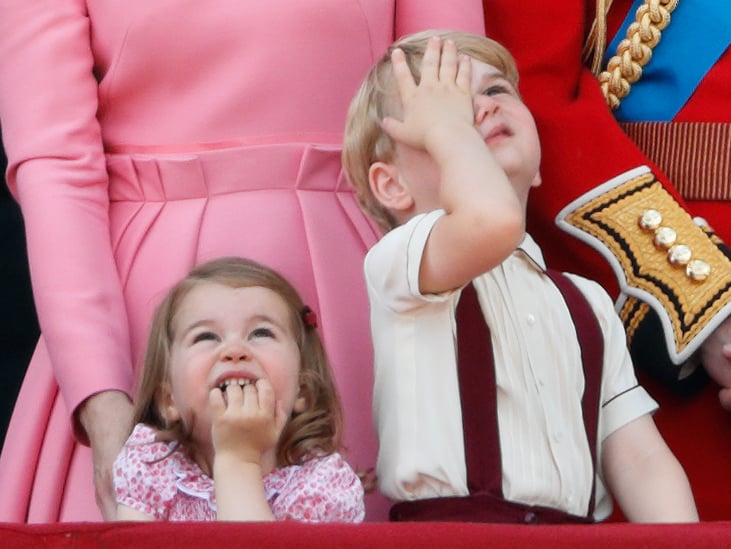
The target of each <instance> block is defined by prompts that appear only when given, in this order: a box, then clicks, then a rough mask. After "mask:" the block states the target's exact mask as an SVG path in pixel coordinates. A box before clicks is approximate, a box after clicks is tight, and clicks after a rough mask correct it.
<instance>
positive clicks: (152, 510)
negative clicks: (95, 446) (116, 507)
mask: <svg viewBox="0 0 731 549" xmlns="http://www.w3.org/2000/svg"><path fill="white" fill-rule="evenodd" d="M170 451H171V450H170V448H169V447H168V445H167V444H165V443H163V442H155V438H154V431H153V430H152V429H151V428H150V427H147V426H146V425H142V424H139V425H137V426H136V427H135V429H134V430H133V432H132V434H131V435H130V437H129V439H127V442H126V443H125V445H124V447H123V448H122V451H121V452H120V453H119V455H118V456H117V459H116V460H115V461H114V468H113V473H112V474H113V481H114V494H115V498H116V500H117V503H119V504H122V505H126V506H127V507H130V508H132V509H135V510H136V511H139V512H141V513H145V514H146V515H149V516H151V517H153V518H154V519H155V520H166V519H167V518H168V514H169V508H170V504H171V502H172V500H173V498H174V496H175V490H176V488H175V486H176V482H175V478H174V477H173V472H172V470H171V468H170V463H171V460H169V459H164V458H165V456H167V455H168V454H170Z"/></svg>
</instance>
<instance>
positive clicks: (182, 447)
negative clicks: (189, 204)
mask: <svg viewBox="0 0 731 549" xmlns="http://www.w3.org/2000/svg"><path fill="white" fill-rule="evenodd" d="M316 326H317V324H316V317H315V314H314V312H313V311H311V310H310V309H309V307H307V306H305V305H304V304H303V303H302V300H301V298H300V296H299V295H298V294H297V292H296V291H295V289H294V288H293V287H292V286H291V285H290V284H289V283H288V282H287V281H286V280H284V279H283V278H282V277H281V276H280V275H279V274H277V273H276V272H274V271H273V270H271V269H269V268H267V267H264V266H262V265H260V264H258V263H255V262H253V261H250V260H246V259H239V258H223V259H218V260H215V261H211V262H208V263H205V264H203V265H200V266H199V267H197V268H195V269H193V270H192V271H191V272H190V273H189V275H188V276H187V277H186V278H184V279H183V280H182V281H181V282H179V283H178V284H177V285H176V286H175V287H173V289H172V290H170V292H169V293H168V295H167V296H166V297H165V299H164V300H163V302H162V304H161V305H160V306H159V307H158V309H157V311H156V313H155V316H154V318H153V322H152V328H151V332H150V339H149V344H148V349H147V354H146V356H145V363H144V373H143V378H142V382H141V384H140V388H139V390H138V395H137V399H136V401H135V402H136V405H135V423H136V426H135V427H134V430H133V431H132V434H131V436H130V437H129V439H128V440H127V442H126V444H125V446H124V448H123V449H122V452H121V453H120V455H119V457H118V458H117V460H116V461H115V464H114V487H115V492H116V499H117V503H118V506H117V519H118V520H215V519H218V520H281V519H287V518H291V519H296V520H302V521H308V522H319V521H348V522H360V521H362V520H363V516H364V506H363V487H362V485H361V482H360V480H359V479H358V477H357V476H356V474H355V473H354V472H353V470H352V469H351V468H350V467H349V465H348V464H347V463H346V462H345V460H344V459H343V458H342V457H341V456H340V454H339V453H338V449H339V448H340V434H341V428H340V425H341V413H340V403H339V399H338V396H337V393H336V390H335V385H334V383H333V381H332V378H331V375H330V369H329V366H328V363H327V358H326V356H325V352H324V350H323V347H322V343H321V341H320V337H319V335H318V333H317V330H316Z"/></svg>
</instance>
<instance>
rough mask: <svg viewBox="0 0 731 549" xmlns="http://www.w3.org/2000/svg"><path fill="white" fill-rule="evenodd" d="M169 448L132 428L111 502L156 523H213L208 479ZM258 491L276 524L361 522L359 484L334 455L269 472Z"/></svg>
mask: <svg viewBox="0 0 731 549" xmlns="http://www.w3.org/2000/svg"><path fill="white" fill-rule="evenodd" d="M174 448H175V444H174V443H171V442H168V443H164V442H156V441H155V430H154V429H152V428H151V427H149V426H147V425H144V424H142V423H140V424H138V425H136V426H135V428H134V431H132V434H131V435H130V437H129V439H128V440H127V443H126V444H125V446H124V448H123V449H122V453H121V454H120V455H119V457H118V458H117V460H116V461H115V463H114V489H115V493H116V496H117V502H118V503H122V504H124V505H127V506H128V507H131V508H132V509H136V510H137V511H140V512H141V513H145V514H147V515H150V516H151V517H154V518H155V519H156V520H176V521H180V520H188V521H190V520H216V498H215V494H214V485H213V479H212V478H211V477H209V476H208V475H206V474H205V473H204V472H203V471H202V470H201V468H200V467H199V466H198V464H196V463H195V462H194V461H192V460H191V459H190V458H189V457H188V456H187V454H185V452H183V451H182V450H178V451H175V452H172V451H173V450H174ZM171 452H172V453H171ZM264 492H265V494H266V497H267V500H268V501H269V506H270V507H271V509H272V513H273V514H274V518H276V519H277V520H285V519H294V520H299V521H302V522H361V521H362V520H363V515H364V513H365V511H364V507H363V487H362V485H361V483H360V479H359V478H358V477H357V476H356V475H355V473H354V472H353V470H352V469H351V468H350V466H349V465H348V464H347V463H346V462H345V461H344V460H343V458H342V457H341V456H340V454H332V455H329V456H326V457H315V458H312V459H310V460H308V461H306V462H305V463H304V464H303V465H293V466H290V467H284V468H282V469H275V470H274V471H272V472H271V473H269V474H268V475H267V476H266V477H264Z"/></svg>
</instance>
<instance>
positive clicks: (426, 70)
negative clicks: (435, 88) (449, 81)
mask: <svg viewBox="0 0 731 549" xmlns="http://www.w3.org/2000/svg"><path fill="white" fill-rule="evenodd" d="M441 55H442V39H441V38H439V37H438V36H432V37H431V38H430V39H429V42H428V43H427V45H426V49H425V50H424V57H423V58H422V60H421V81H422V82H430V81H431V82H433V81H436V80H438V78H439V65H440V59H441Z"/></svg>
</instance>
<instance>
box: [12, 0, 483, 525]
mask: <svg viewBox="0 0 731 549" xmlns="http://www.w3.org/2000/svg"><path fill="white" fill-rule="evenodd" d="M425 27H445V28H446V27H454V28H462V29H466V30H472V31H474V32H482V30H483V17H482V5H481V2H479V1H478V0H455V1H453V2H423V1H422V0H377V1H376V0H369V1H367V2H366V1H358V0H310V1H308V2H295V1H292V0H268V1H266V2H229V1H225V0H211V1H209V2H206V3H205V6H203V7H201V5H200V3H199V2H193V1H190V0H178V1H176V2H174V3H171V2H160V1H153V2H134V3H130V2H128V1H126V0H103V1H102V0H33V1H30V2H29V1H27V0H7V1H5V2H4V3H3V9H2V17H1V18H0V117H1V118H2V124H3V137H4V140H5V145H6V148H7V155H8V159H9V168H8V182H9V185H10V188H11V189H12V191H13V193H14V194H15V196H16V197H17V198H18V200H19V202H20V204H21V207H22V210H23V214H24V218H25V223H26V230H27V236H28V246H29V256H30V263H31V272H32V280H33V285H34V295H35V298H36V304H37V309H38V315H39V319H40V324H41V330H42V333H43V337H42V340H41V341H40V343H39V346H38V349H37V352H36V354H35V356H34V359H33V361H32V363H31V365H30V368H29V371H28V375H27V379H26V381H25V383H24V386H23V388H22V390H21V394H20V396H19V398H18V403H17V407H16V412H15V414H14V416H13V419H12V422H11V425H10V428H9V432H8V435H7V438H6V443H5V447H4V448H3V453H2V456H0V486H2V488H3V493H4V496H3V498H1V499H0V521H2V520H5V521H29V522H53V521H57V520H62V521H87V520H98V519H99V518H100V515H99V512H98V510H97V508H96V505H95V501H94V494H93V488H92V482H91V471H92V469H91V456H90V452H89V451H88V449H86V448H84V447H82V446H80V445H79V444H78V443H76V442H74V440H73V435H72V431H71V428H70V423H69V421H68V418H69V414H70V413H71V412H72V411H73V410H75V409H76V407H77V406H78V405H79V403H81V402H82V401H83V400H84V399H85V398H87V397H89V396H90V395H92V394H94V393H96V392H99V391H103V390H107V389H119V390H122V391H125V392H127V393H130V392H131V390H132V387H133V384H134V378H135V371H136V368H137V366H138V365H139V361H140V356H141V353H142V350H143V347H144V342H145V334H146V333H147V330H148V323H149V319H150V315H151V312H152V310H153V308H154V306H155V305H156V303H157V301H158V300H159V299H160V298H161V296H162V295H163V294H164V293H165V291H166V290H167V289H168V287H169V286H170V285H171V284H172V283H173V282H174V281H176V280H177V279H178V278H180V277H181V276H183V275H184V274H185V273H186V272H187V271H188V270H189V269H190V268H191V267H192V266H193V265H194V264H196V263H198V262H200V261H203V260H206V259H209V258H212V257H215V256H220V255H231V254H236V255H244V256H249V257H251V258H253V259H256V260H258V261H261V262H263V263H266V264H268V265H271V266H272V267H274V268H276V269H278V270H280V271H281V272H282V274H284V275H285V276H287V277H288V278H289V279H290V280H291V281H292V282H293V283H294V284H295V286H296V287H297V288H298V290H299V291H300V292H301V293H302V294H303V297H304V298H305V300H306V301H307V302H308V303H309V304H310V306H311V307H312V308H313V309H314V310H315V311H316V312H317V314H318V315H319V318H321V319H322V322H321V328H320V329H321V330H322V334H323V337H324V342H325V345H326V347H327V349H328V352H329V355H330V358H331V361H332V364H333V368H334V371H335V376H336V382H337V385H338V387H339V389H340V392H341V395H342V398H343V401H344V408H345V415H346V443H347V446H348V454H347V458H348V460H349V462H350V464H351V465H352V466H353V467H354V468H355V469H356V470H363V469H366V468H368V467H371V466H373V465H374V463H375V453H376V439H375V435H374V433H373V429H372V425H371V401H370V400H371V390H370V387H371V383H372V372H371V359H372V356H371V344H370V339H369V333H368V312H367V300H366V296H365V291H364V287H363V277H362V270H361V269H362V257H363V255H364V253H365V250H366V249H367V247H368V246H369V245H370V244H372V243H373V242H374V241H375V239H376V232H375V231H374V229H373V228H372V225H371V224H370V223H368V221H367V220H366V219H365V216H364V215H363V214H362V213H361V212H360V211H359V209H358V206H357V204H356V202H355V200H354V199H353V196H352V194H351V192H350V190H349V188H348V186H347V185H346V183H345V181H344V180H343V178H342V176H341V175H340V167H339V143H340V136H341V132H342V127H343V125H344V119H345V112H346V109H347V105H348V103H349V101H350V98H351V96H352V95H353V93H354V91H355V89H356V87H357V85H358V84H359V81H360V79H361V78H362V77H363V75H364V74H365V72H366V71H367V70H368V68H369V67H370V65H371V64H372V63H373V61H374V60H375V59H376V58H377V57H378V56H380V55H381V54H382V52H383V50H384V49H385V48H386V46H387V45H388V44H389V43H390V42H391V41H392V40H393V39H394V38H395V37H396V36H400V35H402V34H405V33H409V32H412V31H415V30H418V29H421V28H425ZM56 379H57V380H58V386H57V385H56V381H55V380H56ZM59 389H60V391H59ZM370 499H371V502H370V503H369V507H370V509H369V510H370V514H369V517H370V518H371V519H380V518H384V517H385V510H386V502H385V500H383V499H382V498H380V497H379V496H371V498H370Z"/></svg>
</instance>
